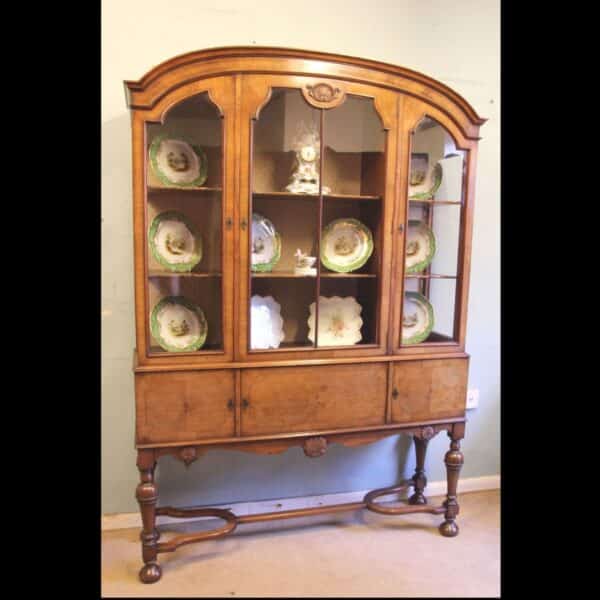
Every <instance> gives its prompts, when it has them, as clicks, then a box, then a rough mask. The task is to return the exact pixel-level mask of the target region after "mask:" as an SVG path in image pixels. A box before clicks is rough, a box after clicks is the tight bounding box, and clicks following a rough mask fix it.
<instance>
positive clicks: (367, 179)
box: [238, 75, 398, 361]
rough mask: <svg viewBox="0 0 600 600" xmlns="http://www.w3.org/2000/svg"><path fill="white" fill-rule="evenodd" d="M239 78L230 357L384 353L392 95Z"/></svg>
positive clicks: (330, 83)
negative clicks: (235, 313) (236, 329)
mask: <svg viewBox="0 0 600 600" xmlns="http://www.w3.org/2000/svg"><path fill="white" fill-rule="evenodd" d="M240 80H241V83H240V89H241V112H240V121H241V122H240V136H241V137H240V140H241V141H240V143H241V154H240V161H241V162H240V215H239V219H240V226H241V228H240V231H241V235H240V246H239V248H240V250H239V251H240V257H239V258H240V260H239V282H240V302H239V323H240V334H239V348H238V356H239V358H240V359H243V360H252V361H265V360H274V359H277V360H279V359H297V358H308V357H310V356H314V357H317V356H318V357H343V356H364V355H377V354H384V353H385V352H386V350H387V324H388V312H389V294H390V269H391V227H392V219H393V208H394V183H395V165H396V139H397V134H396V132H397V103H398V95H397V94H395V93H393V92H391V91H389V90H386V89H383V88H377V87H374V86H367V85H363V84H358V83H351V82H343V81H339V80H328V79H326V78H314V77H305V76H302V77H300V76H291V75H290V76H282V75H277V76H276V75H273V76H263V75H242V76H240Z"/></svg>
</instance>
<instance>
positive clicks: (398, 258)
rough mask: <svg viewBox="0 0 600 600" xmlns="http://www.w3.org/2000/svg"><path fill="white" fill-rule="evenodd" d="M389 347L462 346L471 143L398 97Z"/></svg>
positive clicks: (420, 350) (424, 108)
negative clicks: (398, 114)
mask: <svg viewBox="0 0 600 600" xmlns="http://www.w3.org/2000/svg"><path fill="white" fill-rule="evenodd" d="M400 115H401V117H400V124H401V127H400V140H399V147H400V152H399V160H398V173H399V183H400V185H399V195H398V210H397V211H396V214H397V220H396V223H395V227H394V229H395V231H396V232H397V234H398V235H396V236H395V237H396V239H395V252H394V280H395V282H396V286H395V293H394V302H393V311H392V314H393V323H394V327H393V334H392V346H393V348H394V351H395V352H396V353H400V354H426V353H435V352H446V353H447V352H449V351H458V352H462V351H464V344H465V327H466V307H467V296H468V278H469V255H470V245H471V227H472V205H473V194H474V183H475V182H474V170H475V153H476V146H475V142H474V141H472V140H467V139H466V138H465V137H464V136H463V134H462V132H461V130H460V129H459V128H458V127H457V126H456V124H454V123H453V122H452V121H450V120H449V119H448V117H447V116H446V115H444V114H442V113H440V112H439V111H438V110H436V109H434V108H433V107H431V106H429V105H427V104H426V103H424V102H422V101H419V100H416V99H414V98H410V97H408V96H404V97H402V99H401V103H400Z"/></svg>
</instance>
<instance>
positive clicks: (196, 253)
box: [148, 210, 202, 272]
mask: <svg viewBox="0 0 600 600" xmlns="http://www.w3.org/2000/svg"><path fill="white" fill-rule="evenodd" d="M148 243H149V244H150V249H151V250H152V255H153V256H154V258H155V259H156V261H157V262H158V263H160V264H161V265H162V266H163V267H165V268H166V269H168V270H169V271H176V272H187V271H191V270H192V269H193V268H194V267H195V266H196V265H197V264H198V263H199V262H200V261H201V260H202V237H201V236H200V234H199V233H198V231H197V230H196V228H195V227H194V226H193V225H192V223H191V222H190V221H189V220H188V219H187V218H186V216H185V215H183V214H181V213H179V212H177V211H174V210H169V211H167V212H163V213H160V214H159V215H156V217H154V219H153V221H152V224H151V225H150V231H149V232H148Z"/></svg>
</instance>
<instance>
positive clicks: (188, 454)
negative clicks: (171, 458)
mask: <svg viewBox="0 0 600 600" xmlns="http://www.w3.org/2000/svg"><path fill="white" fill-rule="evenodd" d="M179 458H180V460H182V461H183V462H184V463H185V466H186V467H189V466H190V465H191V464H192V463H193V462H194V461H195V460H196V459H197V458H198V451H197V450H196V448H194V447H193V446H186V447H185V448H183V449H182V450H181V451H180V452H179Z"/></svg>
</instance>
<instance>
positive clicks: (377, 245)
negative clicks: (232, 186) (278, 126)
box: [318, 95, 386, 347]
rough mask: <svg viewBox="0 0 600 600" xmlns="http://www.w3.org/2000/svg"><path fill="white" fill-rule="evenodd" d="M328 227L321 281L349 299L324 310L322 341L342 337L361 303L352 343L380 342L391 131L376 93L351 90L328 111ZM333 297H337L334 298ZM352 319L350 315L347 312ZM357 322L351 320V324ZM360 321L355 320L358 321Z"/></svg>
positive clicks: (329, 292) (324, 290)
mask: <svg viewBox="0 0 600 600" xmlns="http://www.w3.org/2000/svg"><path fill="white" fill-rule="evenodd" d="M323 146H324V152H323V231H322V234H321V244H320V249H321V258H322V262H321V284H320V293H321V296H322V297H323V298H329V299H331V298H334V297H339V298H342V299H344V301H343V302H345V303H346V305H345V306H344V305H343V304H340V311H341V312H338V311H332V310H324V311H322V312H321V311H320V312H319V320H320V321H322V320H326V322H324V323H320V325H319V331H320V332H321V331H323V332H324V336H323V339H320V340H319V342H318V346H319V347H322V346H327V345H331V344H332V343H336V344H337V341H336V337H337V338H339V340H338V341H339V342H340V343H342V342H343V339H344V336H343V335H337V336H336V335H333V332H335V330H336V327H340V328H341V327H342V322H341V321H338V320H337V319H338V317H339V316H340V315H342V316H344V315H348V314H352V308H351V307H352V304H353V302H356V303H358V305H359V310H360V319H362V326H360V330H359V336H355V337H358V338H359V339H353V338H352V337H348V338H347V342H346V343H347V345H354V344H359V345H360V344H375V343H377V342H378V332H377V322H378V311H379V277H380V268H381V239H382V219H383V213H382V211H383V194H384V191H385V160H386V156H385V148H386V132H385V131H384V129H383V125H382V122H381V120H380V118H379V115H378V114H377V112H376V111H375V107H374V105H373V100H372V99H371V98H362V97H357V96H351V95H349V96H347V97H346V99H345V101H344V103H343V104H341V105H340V106H338V107H337V108H335V109H332V110H327V111H325V112H324V114H323ZM330 301H331V300H330ZM344 318H345V319H347V318H348V317H347V316H344ZM351 327H353V325H349V326H348V328H351ZM354 327H355V326H354Z"/></svg>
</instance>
